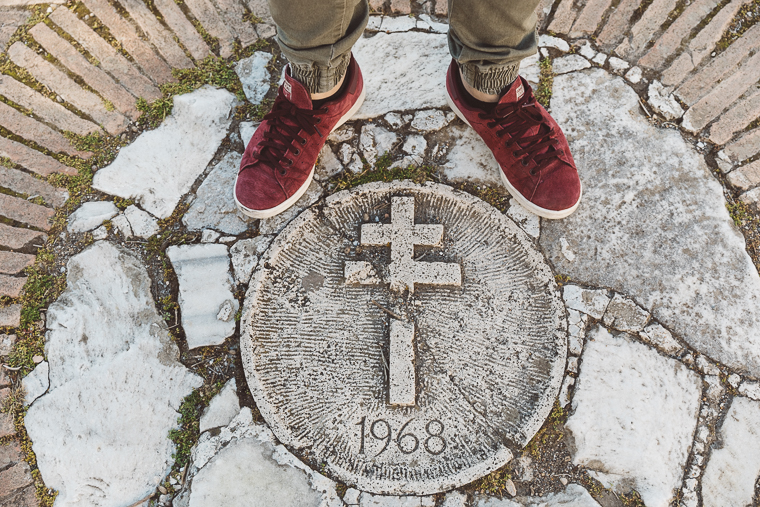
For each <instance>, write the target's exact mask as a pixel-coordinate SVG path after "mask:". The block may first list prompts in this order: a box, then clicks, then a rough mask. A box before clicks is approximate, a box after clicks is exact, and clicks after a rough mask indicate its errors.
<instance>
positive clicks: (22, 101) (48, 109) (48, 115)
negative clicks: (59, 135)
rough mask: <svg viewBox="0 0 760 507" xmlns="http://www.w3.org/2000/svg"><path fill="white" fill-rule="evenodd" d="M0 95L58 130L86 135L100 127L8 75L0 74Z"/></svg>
mask: <svg viewBox="0 0 760 507" xmlns="http://www.w3.org/2000/svg"><path fill="white" fill-rule="evenodd" d="M0 95H2V96H4V97H5V98H7V99H8V100H10V101H12V102H15V103H16V104H18V105H19V106H21V107H24V108H26V109H29V110H31V111H32V112H33V113H34V115H35V116H37V117H38V118H40V119H41V120H43V121H46V122H48V123H51V124H53V125H54V126H55V127H57V128H58V129H59V130H68V131H70V132H73V133H75V134H77V135H80V136H86V135H87V134H91V133H92V132H95V131H97V130H99V129H100V128H99V127H98V126H97V125H96V124H94V123H92V122H90V121H87V120H85V119H83V118H80V117H79V116H77V115H75V114H74V113H72V112H71V111H69V110H68V109H66V108H65V107H63V106H62V105H60V104H58V103H56V102H53V101H52V100H50V99H48V98H47V97H45V96H44V95H42V94H41V93H39V92H37V91H35V90H33V89H32V88H29V87H28V86H26V85H25V84H23V83H21V82H19V81H16V80H15V79H13V78H12V77H10V76H3V75H1V74H0Z"/></svg>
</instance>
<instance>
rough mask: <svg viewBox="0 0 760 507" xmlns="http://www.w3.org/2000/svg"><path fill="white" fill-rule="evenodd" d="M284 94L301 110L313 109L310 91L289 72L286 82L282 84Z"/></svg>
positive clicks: (286, 74)
mask: <svg viewBox="0 0 760 507" xmlns="http://www.w3.org/2000/svg"><path fill="white" fill-rule="evenodd" d="M282 94H283V95H284V96H285V98H286V99H288V100H289V101H290V102H291V103H293V104H294V105H295V106H296V107H297V108H299V109H311V108H312V104H311V95H309V91H308V90H307V89H306V88H305V87H304V85H302V84H301V83H300V82H298V81H297V80H295V79H293V78H292V77H290V75H288V73H287V72H285V81H283V83H282Z"/></svg>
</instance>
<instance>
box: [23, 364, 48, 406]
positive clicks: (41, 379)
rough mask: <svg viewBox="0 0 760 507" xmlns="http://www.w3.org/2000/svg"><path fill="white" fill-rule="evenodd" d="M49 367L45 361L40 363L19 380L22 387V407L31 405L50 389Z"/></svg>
mask: <svg viewBox="0 0 760 507" xmlns="http://www.w3.org/2000/svg"><path fill="white" fill-rule="evenodd" d="M49 373H50V365H49V364H48V362H47V361H42V362H41V363H40V364H38V365H37V366H36V367H35V368H34V369H33V370H32V371H31V373H29V375H27V376H26V377H24V378H23V379H22V380H21V385H22V386H23V387H24V405H25V406H29V405H31V404H32V403H33V402H34V400H36V399H37V398H39V397H40V396H42V395H43V394H45V392H46V391H47V390H48V387H50V379H49V378H48V374H49Z"/></svg>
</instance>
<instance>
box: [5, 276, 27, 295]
mask: <svg viewBox="0 0 760 507" xmlns="http://www.w3.org/2000/svg"><path fill="white" fill-rule="evenodd" d="M25 283H26V277H15V276H7V275H0V296H8V297H11V298H17V297H19V295H20V294H21V288H22V287H23V286H24V284H25Z"/></svg>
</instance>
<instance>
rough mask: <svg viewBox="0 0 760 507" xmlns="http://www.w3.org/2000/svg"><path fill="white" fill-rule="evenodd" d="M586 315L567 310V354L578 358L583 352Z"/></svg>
mask: <svg viewBox="0 0 760 507" xmlns="http://www.w3.org/2000/svg"><path fill="white" fill-rule="evenodd" d="M587 323H588V315H586V314H583V313H581V312H579V311H577V310H572V309H569V308H568V310H567V352H568V353H569V354H570V355H573V356H580V355H581V352H583V342H584V340H585V338H586V324H587Z"/></svg>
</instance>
